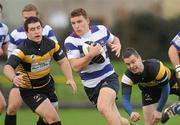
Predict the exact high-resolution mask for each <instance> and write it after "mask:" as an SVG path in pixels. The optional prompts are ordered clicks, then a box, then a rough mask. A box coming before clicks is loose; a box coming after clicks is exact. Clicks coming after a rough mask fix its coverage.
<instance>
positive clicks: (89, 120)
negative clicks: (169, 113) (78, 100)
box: [0, 109, 179, 125]
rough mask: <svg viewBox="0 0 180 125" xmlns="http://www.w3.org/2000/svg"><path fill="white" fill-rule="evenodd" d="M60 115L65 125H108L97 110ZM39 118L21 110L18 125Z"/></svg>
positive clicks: (1, 119) (31, 124)
mask: <svg viewBox="0 0 180 125" xmlns="http://www.w3.org/2000/svg"><path fill="white" fill-rule="evenodd" d="M136 111H138V112H140V114H141V120H140V121H139V122H138V123H137V125H144V123H143V118H142V117H143V115H142V112H141V110H140V109H138V110H136ZM120 112H121V115H122V116H124V117H126V118H129V117H128V116H127V114H126V113H125V112H124V111H123V110H122V109H120ZM59 115H60V118H61V119H62V123H63V125H106V121H105V120H104V118H103V117H102V116H101V115H100V113H99V112H98V111H97V110H95V109H60V111H59ZM37 118H38V117H37V116H36V114H34V113H32V112H31V111H30V110H29V109H23V110H22V109H21V110H20V111H19V112H18V115H17V125H35V123H36V120H37ZM178 120H179V116H176V117H174V118H172V119H170V120H169V121H168V122H167V123H166V124H164V125H177V121H178ZM3 124H4V113H3V114H2V115H1V116H0V125H3ZM158 125H161V124H158Z"/></svg>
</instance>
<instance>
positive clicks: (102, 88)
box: [64, 8, 129, 125]
mask: <svg viewBox="0 0 180 125" xmlns="http://www.w3.org/2000/svg"><path fill="white" fill-rule="evenodd" d="M70 21H71V25H72V28H73V30H74V32H73V33H72V34H70V35H69V36H68V37H67V38H66V40H65V43H64V46H65V49H66V51H67V56H68V59H69V62H70V63H71V67H72V69H73V70H74V71H76V72H79V73H80V77H81V80H82V83H83V85H84V89H85V92H86V94H87V96H88V98H89V100H90V101H91V102H92V103H94V104H96V106H97V109H98V111H100V112H101V114H102V116H103V117H104V118H105V119H106V120H107V121H108V124H109V125H122V124H124V125H129V122H128V121H127V119H125V118H122V117H121V116H120V114H119V111H118V110H117V106H116V104H115V100H116V97H117V94H118V90H119V81H118V76H117V75H116V73H115V71H114V68H113V66H112V64H111V63H110V60H109V57H108V55H107V54H106V57H105V61H104V62H102V63H97V62H95V61H92V60H93V59H94V57H97V56H98V55H99V54H101V53H102V51H101V50H102V47H103V49H104V51H105V52H107V48H106V47H107V46H109V47H110V48H111V50H112V52H115V55H116V56H117V57H119V55H120V49H121V44H120V40H119V38H117V37H116V36H114V35H113V34H111V33H110V31H109V30H108V29H107V28H106V27H105V26H103V25H93V26H90V27H89V18H88V16H87V13H86V11H85V10H84V9H82V8H78V9H75V10H73V11H72V12H71V16H70ZM88 41H91V42H95V43H96V44H93V45H90V47H89V52H88V53H87V54H86V55H85V54H84V53H83V50H82V45H83V43H85V42H88ZM109 114H111V115H109Z"/></svg>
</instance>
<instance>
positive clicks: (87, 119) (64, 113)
mask: <svg viewBox="0 0 180 125" xmlns="http://www.w3.org/2000/svg"><path fill="white" fill-rule="evenodd" d="M113 65H114V67H115V70H116V72H117V74H118V75H119V80H120V79H121V76H122V74H123V72H124V71H125V69H126V66H125V65H124V64H122V63H121V62H117V61H116V62H113ZM167 65H169V66H170V64H169V63H167ZM1 69H2V66H0V71H2V70H1ZM51 73H52V76H53V77H54V78H55V81H56V84H55V86H56V92H57V95H58V97H59V100H60V103H61V102H62V101H68V102H69V101H71V102H73V101H78V102H80V101H88V99H87V96H86V94H85V92H84V90H83V86H82V84H81V81H80V78H79V76H78V74H77V73H74V74H73V76H74V78H75V81H76V83H77V86H78V93H77V94H73V93H72V91H71V88H70V87H69V86H67V85H65V78H64V77H63V75H62V72H61V71H60V70H59V67H58V65H57V64H55V63H54V62H53V65H52V71H51ZM0 84H1V87H2V88H4V89H10V88H11V86H12V83H10V82H9V81H8V80H7V79H6V78H5V77H4V76H3V74H2V72H0ZM120 88H121V87H120ZM118 98H119V99H118V101H117V103H118V104H121V89H120V91H119V94H118ZM177 99H178V97H177V96H170V97H169V99H168V103H169V104H171V103H173V102H174V101H176V100H177ZM132 104H136V105H137V104H138V105H141V94H140V90H139V89H138V87H137V86H134V87H133V93H132ZM138 111H140V113H141V116H142V112H141V110H140V109H138ZM120 112H121V113H122V115H123V116H125V117H128V116H127V113H125V112H124V110H122V109H120ZM60 117H61V118H62V121H63V125H105V124H106V123H105V120H104V119H103V118H102V117H101V115H100V114H99V113H98V112H97V111H96V110H86V109H61V110H60ZM36 119H37V116H36V115H35V114H34V113H32V112H31V111H30V110H29V109H23V110H20V111H19V112H18V125H35V122H36ZM178 119H179V117H175V118H172V119H171V120H170V121H169V122H168V123H167V125H177V122H176V121H177V120H178ZM3 122H4V114H3V115H2V116H0V125H3ZM138 125H143V119H141V120H140V121H139V122H138Z"/></svg>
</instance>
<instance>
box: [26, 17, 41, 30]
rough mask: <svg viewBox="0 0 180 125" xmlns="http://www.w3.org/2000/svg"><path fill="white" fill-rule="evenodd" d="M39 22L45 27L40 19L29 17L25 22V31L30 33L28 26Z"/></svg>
mask: <svg viewBox="0 0 180 125" xmlns="http://www.w3.org/2000/svg"><path fill="white" fill-rule="evenodd" d="M37 22H39V23H40V24H41V26H42V25H43V24H42V22H41V20H40V19H39V18H38V17H29V18H28V19H27V20H26V21H25V22H24V30H25V31H26V32H28V25H29V24H31V23H37Z"/></svg>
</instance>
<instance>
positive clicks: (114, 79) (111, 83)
mask: <svg viewBox="0 0 180 125" xmlns="http://www.w3.org/2000/svg"><path fill="white" fill-rule="evenodd" d="M103 87H108V88H111V89H113V90H114V91H115V92H116V99H117V95H118V91H119V80H118V75H117V74H116V73H114V74H112V75H110V76H108V77H107V78H105V79H104V80H102V81H101V82H100V83H99V84H98V85H97V86H96V87H94V88H88V87H84V90H85V92H86V95H87V96H88V98H89V100H90V101H91V102H92V103H93V104H97V99H98V96H99V91H100V89H101V88H103Z"/></svg>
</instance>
